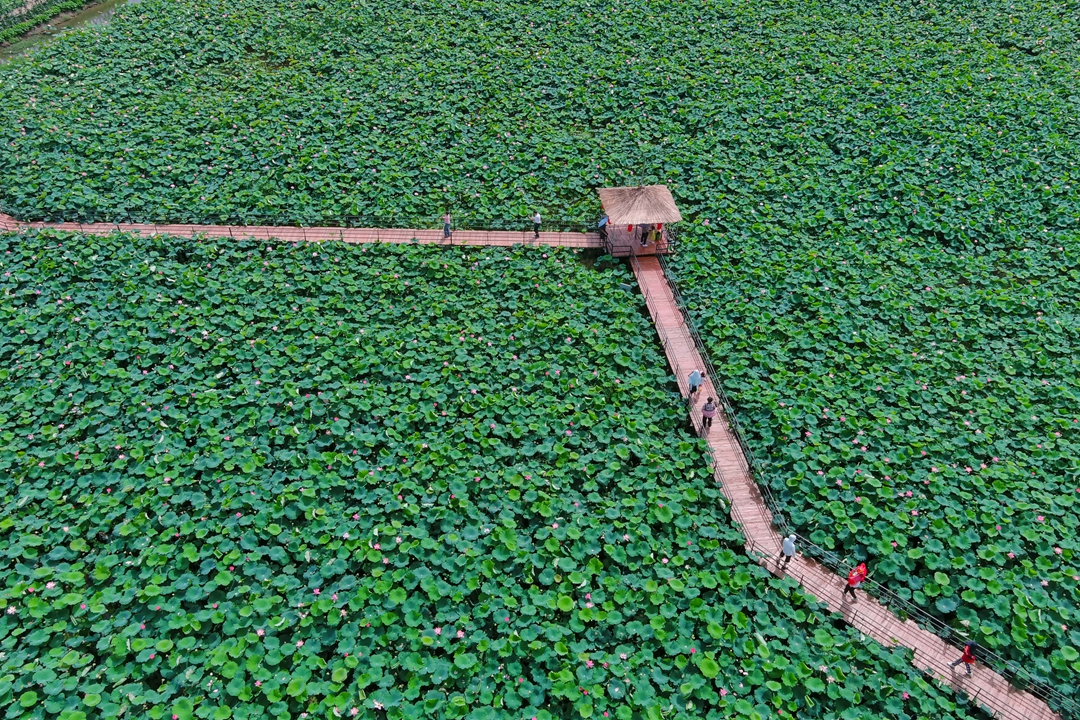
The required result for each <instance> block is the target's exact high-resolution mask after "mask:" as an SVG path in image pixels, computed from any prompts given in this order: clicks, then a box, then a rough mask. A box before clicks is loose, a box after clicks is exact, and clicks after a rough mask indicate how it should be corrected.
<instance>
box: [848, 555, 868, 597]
mask: <svg viewBox="0 0 1080 720" xmlns="http://www.w3.org/2000/svg"><path fill="white" fill-rule="evenodd" d="M867 574H868V573H867V572H866V563H859V564H858V565H856V566H855V569H854V570H852V571H851V572H849V573H848V576H847V584H846V585H844V593H843V594H844V595H850V596H851V601H852V602H858V598H857V597H855V591H856V590H858V589H859V586H860V585H862V584H863V580H865V579H866V577H867Z"/></svg>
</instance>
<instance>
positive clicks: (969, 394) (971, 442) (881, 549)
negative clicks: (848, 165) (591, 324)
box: [684, 236, 1080, 696]
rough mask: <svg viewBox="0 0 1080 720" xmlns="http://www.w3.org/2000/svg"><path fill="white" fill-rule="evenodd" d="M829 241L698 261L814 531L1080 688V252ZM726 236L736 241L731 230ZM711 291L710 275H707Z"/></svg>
mask: <svg viewBox="0 0 1080 720" xmlns="http://www.w3.org/2000/svg"><path fill="white" fill-rule="evenodd" d="M1059 241H1060V242H1064V243H1067V244H1063V245H1056V244H1053V243H1051V242H1046V241H1044V242H1037V241H1035V242H1031V243H1029V244H1025V245H1021V246H1010V245H1007V244H1005V245H999V246H993V247H975V248H968V249H954V248H949V247H942V245H941V243H940V242H938V241H937V240H936V239H935V240H929V241H927V240H922V239H919V238H912V237H911V236H906V237H902V238H896V237H887V238H881V240H879V241H877V242H876V243H874V242H869V241H862V242H853V241H851V240H850V239H848V240H845V239H843V238H840V237H838V236H830V237H829V238H828V240H823V241H821V242H816V243H815V242H813V241H809V240H808V239H807V238H798V239H792V240H789V241H787V242H785V241H784V240H783V239H781V238H775V239H774V241H773V242H771V243H770V244H769V246H768V248H767V249H766V248H755V247H748V246H747V245H745V244H743V243H739V242H732V243H731V244H729V245H727V246H726V250H727V253H728V258H729V259H730V264H728V265H727V266H724V267H723V269H720V270H718V269H717V265H716V263H715V262H714V259H715V257H716V256H715V255H714V254H712V251H710V253H708V254H705V255H702V256H699V257H698V258H697V259H696V260H695V259H694V258H692V257H689V256H687V257H686V258H684V260H685V265H686V267H687V268H688V270H687V272H695V271H696V272H697V273H699V274H698V275H697V277H698V278H699V279H701V280H702V281H704V280H705V279H706V277H707V276H708V278H710V279H711V280H715V281H716V285H715V287H716V290H715V293H714V294H712V296H710V297H704V296H702V295H701V294H698V296H697V298H696V302H695V304H696V307H697V310H698V312H699V314H700V315H701V316H703V317H705V318H708V320H707V321H706V325H707V332H706V334H707V335H708V337H709V338H710V342H711V343H712V344H713V347H714V348H715V352H714V354H713V357H714V358H715V359H716V360H717V361H718V362H717V371H718V372H719V373H720V374H721V375H723V376H724V377H725V378H727V380H726V385H727V387H728V388H729V390H731V391H732V393H733V395H734V397H735V398H736V400H735V402H736V403H737V404H738V406H739V408H740V416H741V418H742V420H743V423H744V425H745V426H746V430H747V432H748V433H749V439H750V446H751V447H752V448H753V449H754V450H755V454H756V455H757V458H758V460H759V461H760V462H761V464H762V468H763V473H764V480H765V481H766V482H768V483H769V485H770V486H771V487H772V490H773V492H774V494H775V495H776V497H777V501H778V503H779V504H780V505H781V506H782V508H783V509H784V510H785V511H786V513H787V515H788V516H789V518H790V520H791V521H792V522H793V524H794V525H795V526H796V527H797V528H798V530H799V531H800V533H801V534H803V535H805V536H808V537H810V538H812V539H813V540H814V541H815V542H817V543H819V544H821V545H824V546H825V547H827V548H831V549H839V550H840V551H841V554H842V555H845V556H847V557H848V558H851V559H853V560H854V559H859V560H866V559H869V562H870V566H871V568H872V569H873V573H874V575H875V579H876V580H877V581H878V582H881V583H883V584H886V585H887V586H889V587H890V588H891V589H892V590H894V591H895V592H898V593H899V594H900V595H901V596H903V597H905V598H908V599H911V600H913V601H914V602H915V603H916V604H918V605H921V606H923V607H924V608H926V609H927V610H929V611H930V612H931V613H933V614H936V615H939V616H941V617H942V618H945V619H949V620H951V622H952V623H953V625H954V626H955V627H956V628H958V629H960V630H961V631H963V632H965V633H967V634H970V636H972V637H974V638H975V639H977V640H978V641H979V643H980V644H982V645H983V646H985V647H989V648H992V649H994V650H995V651H997V652H998V653H1000V654H1003V655H1005V656H1006V657H1010V658H1012V659H1014V660H1019V661H1022V662H1023V665H1024V667H1025V668H1027V669H1028V670H1029V671H1032V672H1034V673H1035V674H1036V675H1037V676H1038V677H1040V678H1041V679H1042V680H1043V681H1044V682H1047V683H1049V684H1050V685H1051V686H1053V687H1056V688H1059V689H1061V691H1062V692H1063V693H1064V694H1065V695H1066V696H1068V695H1070V694H1073V693H1072V690H1074V689H1075V688H1076V678H1077V677H1078V674H1080V662H1078V660H1080V655H1078V651H1077V648H1078V647H1080V545H1078V543H1077V539H1076V528H1077V527H1078V526H1080V461H1078V459H1077V458H1078V457H1080V413H1078V412H1077V405H1076V400H1077V396H1078V393H1077V377H1078V366H1077V357H1078V353H1077V348H1080V336H1078V333H1080V324H1078V321H1077V318H1078V317H1080V314H1078V311H1080V305H1078V301H1077V297H1078V289H1080V288H1078V286H1077V277H1078V271H1080V260H1078V258H1080V247H1078V245H1077V244H1076V243H1075V241H1073V242H1068V241H1065V240H1059ZM716 247H718V248H719V247H723V246H722V245H717V246H716ZM687 284H688V285H689V286H690V287H694V286H695V283H693V282H688V283H687Z"/></svg>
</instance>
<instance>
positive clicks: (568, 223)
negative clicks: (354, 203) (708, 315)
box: [0, 208, 597, 233]
mask: <svg viewBox="0 0 1080 720" xmlns="http://www.w3.org/2000/svg"><path fill="white" fill-rule="evenodd" d="M0 212H6V211H5V210H3V208H0ZM541 217H542V219H543V222H541V223H540V229H541V231H542V232H580V233H585V232H592V233H595V232H596V230H597V228H596V223H589V222H582V221H581V220H577V219H572V218H555V217H553V218H547V217H543V213H541ZM22 222H25V223H38V222H47V223H61V222H73V223H81V224H83V225H91V224H102V223H103V224H107V225H210V224H214V225H219V226H233V227H245V226H250V227H283V228H316V227H335V228H383V229H386V228H427V229H432V230H435V229H437V230H442V227H443V215H442V214H441V213H440V214H438V215H378V214H367V215H335V216H330V217H323V216H315V215H311V216H307V217H304V216H298V215H297V213H295V212H293V213H241V214H235V215H231V214H230V215H220V216H217V217H213V216H206V215H199V216H194V215H192V216H185V215H176V216H167V215H166V216H162V215H158V214H155V215H149V214H148V215H140V214H138V213H133V214H126V215H116V216H109V217H97V216H77V217H65V216H62V215H56V216H53V215H47V216H42V217H34V218H32V219H28V218H23V219H22ZM450 227H451V230H453V231H457V230H484V231H518V232H522V233H525V232H528V233H531V232H532V230H533V221H532V215H529V216H528V217H520V218H488V217H480V216H476V215H468V214H460V215H459V214H456V213H454V212H453V210H452V209H451V222H450Z"/></svg>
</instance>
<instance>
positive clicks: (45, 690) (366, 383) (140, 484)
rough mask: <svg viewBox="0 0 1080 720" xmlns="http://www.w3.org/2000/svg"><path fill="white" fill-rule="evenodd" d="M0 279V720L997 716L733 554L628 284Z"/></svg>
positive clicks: (77, 258)
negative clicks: (947, 690)
mask: <svg viewBox="0 0 1080 720" xmlns="http://www.w3.org/2000/svg"><path fill="white" fill-rule="evenodd" d="M0 253H2V258H3V266H2V268H0V269H2V271H3V273H4V274H3V277H2V279H0V288H2V289H3V291H4V295H5V297H6V298H7V302H6V303H5V304H4V306H3V310H2V311H0V322H2V323H3V326H4V327H5V333H4V335H3V338H2V339H0V357H2V358H3V369H0V380H2V381H3V383H4V387H5V392H4V394H3V396H2V397H0V424H2V427H3V431H2V434H0V440H2V442H3V445H2V446H0V470H2V472H3V477H4V484H3V488H2V489H3V496H4V498H5V500H4V505H3V512H2V516H0V517H2V519H0V529H2V532H3V537H4V540H5V542H4V547H5V553H4V556H3V559H2V560H0V568H2V570H3V577H4V580H3V589H2V590H0V607H2V608H3V610H2V611H0V647H2V649H3V653H4V654H3V656H2V659H0V702H2V704H3V705H4V707H6V708H8V710H7V713H6V716H7V717H12V718H14V717H55V716H57V715H60V716H62V717H68V718H77V717H113V716H115V715H116V714H117V713H118V712H120V710H121V709H124V708H126V712H127V713H129V714H134V715H138V716H144V715H148V716H150V717H154V718H157V717H169V716H171V715H176V716H178V717H185V718H186V717H192V716H194V717H215V718H226V717H229V716H230V715H233V716H236V717H262V716H266V715H272V716H278V717H298V716H299V714H300V713H302V712H306V713H309V714H312V715H315V716H318V717H334V716H335V713H334V711H335V709H336V710H337V711H338V713H340V714H341V715H344V716H348V717H351V716H356V715H362V716H363V717H382V716H383V715H382V714H381V713H377V712H376V711H377V710H378V709H379V708H382V709H384V710H385V712H386V715H385V716H386V717H401V718H406V717H409V718H412V717H431V716H439V717H466V716H468V717H471V718H481V717H522V716H524V717H532V716H536V717H547V718H552V717H554V718H566V717H571V716H582V717H590V716H598V717H603V716H610V717H619V718H645V717H648V718H654V717H659V716H660V713H661V711H662V712H663V713H664V714H665V715H667V716H668V717H683V718H690V717H706V716H707V717H715V718H721V717H732V716H738V717H749V718H761V717H770V716H773V715H774V714H780V713H786V714H788V715H792V716H798V717H805V718H811V717H813V718H817V717H820V718H832V717H839V715H838V713H841V712H842V713H843V717H850V718H876V717H882V716H893V717H926V718H938V717H956V718H968V717H979V715H978V713H975V714H972V713H970V712H968V711H966V710H964V709H962V708H956V706H955V704H954V701H953V700H951V699H950V697H949V694H943V693H942V692H941V691H939V690H937V689H935V688H934V687H933V686H931V685H928V684H927V683H926V682H925V681H924V680H923V679H921V677H920V676H919V674H918V673H917V672H916V671H915V670H914V669H913V668H911V667H910V665H909V664H908V663H909V659H908V657H907V653H906V652H898V651H886V650H884V649H882V648H881V647H879V646H877V645H876V644H874V643H872V642H869V641H866V640H864V639H862V638H861V637H860V636H859V635H858V633H856V632H855V631H853V630H851V629H849V628H847V627H846V626H845V625H844V624H843V623H842V622H840V621H839V620H837V621H834V620H833V619H832V618H830V617H829V616H828V615H827V611H823V610H822V609H821V608H820V607H819V605H818V604H817V603H816V602H815V601H814V600H812V599H810V598H808V597H806V596H805V595H803V594H802V592H801V590H799V589H798V588H797V586H795V584H794V583H792V582H790V581H785V582H780V581H778V580H774V579H772V578H771V577H770V576H769V575H768V574H767V573H766V572H765V571H764V570H763V569H761V568H759V567H757V566H756V565H754V564H753V563H752V562H751V561H750V559H749V558H747V557H746V555H745V554H744V553H743V552H742V549H741V546H740V541H741V536H740V534H739V532H738V531H737V530H735V529H734V528H733V527H732V526H731V525H730V523H729V521H728V520H727V518H726V512H725V509H724V505H723V501H722V498H721V495H720V493H719V490H718V489H717V488H716V487H715V484H714V482H713V480H712V477H711V473H710V472H709V470H708V466H707V462H706V459H705V458H704V457H703V448H702V445H701V443H700V441H698V440H696V439H695V438H693V437H692V436H691V435H689V434H688V432H687V431H686V430H685V428H684V426H683V423H682V417H683V412H682V407H681V405H680V403H679V400H678V398H677V395H676V393H674V392H673V390H672V389H671V387H672V386H671V384H670V383H671V379H670V378H669V377H668V376H667V372H666V370H665V368H664V362H663V358H662V356H661V354H660V352H659V349H658V347H656V345H655V343H653V342H651V339H652V338H653V337H654V335H653V330H652V328H651V327H650V324H649V322H648V320H647V318H646V317H645V315H644V314H643V313H642V300H641V299H640V298H639V297H635V296H633V295H628V294H627V293H626V292H625V291H624V290H622V289H621V288H620V287H619V285H620V283H621V282H626V281H628V280H629V278H628V275H627V272H626V270H625V269H622V268H617V269H601V268H599V267H597V268H589V267H587V266H586V265H585V264H582V263H581V262H580V261H579V257H578V256H577V255H576V254H574V253H572V252H567V251H562V252H558V251H550V252H543V251H541V250H511V251H504V250H501V249H499V250H495V249H493V250H487V251H480V250H470V251H467V252H458V251H448V250H443V249H440V248H409V247H389V248H388V247H357V246H340V245H332V246H326V247H317V246H315V247H313V246H299V247H297V246H288V245H272V244H267V243H257V242H249V243H231V244H230V245H229V246H228V247H223V246H220V245H214V244H211V243H209V242H202V243H200V242H197V241H181V240H175V239H158V240H139V239H134V238H132V237H130V236H120V235H117V236H113V237H109V238H105V239H98V238H89V237H82V236H77V235H63V234H52V233H50V234H39V235H23V236H17V235H9V236H6V237H2V238H0ZM568 296H569V297H580V298H585V299H584V300H578V301H574V300H569V299H568ZM605 713H606V714H607V715H604V714H605Z"/></svg>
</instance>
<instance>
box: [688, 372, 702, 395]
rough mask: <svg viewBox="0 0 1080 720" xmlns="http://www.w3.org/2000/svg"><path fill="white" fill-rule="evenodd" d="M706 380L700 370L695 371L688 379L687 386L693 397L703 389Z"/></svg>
mask: <svg viewBox="0 0 1080 720" xmlns="http://www.w3.org/2000/svg"><path fill="white" fill-rule="evenodd" d="M704 379H705V373H703V372H701V371H700V370H694V372H692V373H690V377H689V378H687V380H686V384H687V385H688V386H689V387H690V394H691V395H693V394H694V393H696V392H697V391H698V390H700V389H701V383H702V381H703V380H704Z"/></svg>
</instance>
